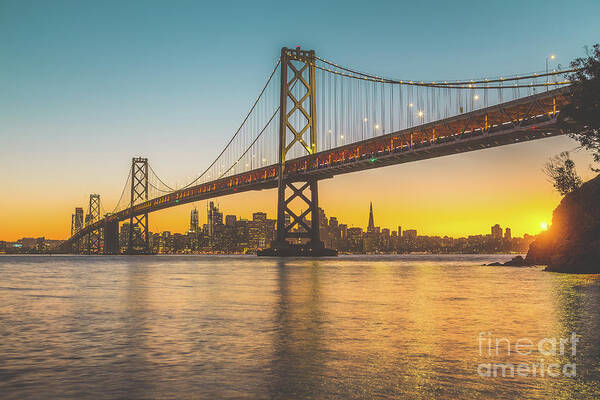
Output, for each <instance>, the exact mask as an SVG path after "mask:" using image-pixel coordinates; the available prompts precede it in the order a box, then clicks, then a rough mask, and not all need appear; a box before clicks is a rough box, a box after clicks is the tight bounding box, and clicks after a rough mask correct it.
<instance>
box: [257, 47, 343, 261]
mask: <svg viewBox="0 0 600 400" xmlns="http://www.w3.org/2000/svg"><path fill="white" fill-rule="evenodd" d="M280 88H281V89H280V90H281V93H280V104H279V105H280V108H279V178H278V179H279V181H278V192H277V238H276V240H274V241H273V242H272V243H271V247H270V248H269V249H265V250H263V251H260V252H259V253H258V255H264V256H302V255H305V256H325V255H336V254H337V252H336V251H335V250H331V249H326V248H325V246H324V245H323V242H322V241H321V238H320V236H319V197H318V183H317V179H316V178H307V177H302V176H291V177H284V173H285V161H286V156H287V154H288V153H290V152H291V151H294V152H295V153H297V152H298V151H297V150H296V149H299V152H300V153H302V154H303V155H307V154H314V153H316V152H317V105H316V96H315V92H316V91H315V88H316V81H315V52H314V50H301V49H300V46H298V47H297V48H296V49H295V50H292V49H288V48H285V47H284V48H282V49H281V86H280ZM307 192H310V193H307ZM296 200H298V202H300V203H301V208H304V207H306V209H305V211H302V212H299V213H297V211H294V210H292V209H291V208H290V207H291V204H290V203H291V202H292V201H296ZM307 217H309V218H310V224H309V223H308V222H307V219H308V218H307ZM288 218H289V221H290V223H289V224H286V219H288ZM288 239H292V240H294V239H295V241H296V242H298V241H299V240H302V239H303V240H304V241H305V243H302V244H296V243H294V244H292V243H289V242H288Z"/></svg>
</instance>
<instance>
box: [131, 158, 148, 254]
mask: <svg viewBox="0 0 600 400" xmlns="http://www.w3.org/2000/svg"><path fill="white" fill-rule="evenodd" d="M147 200H148V159H147V158H141V157H137V158H136V157H134V158H133V159H132V160H131V203H130V209H131V215H130V217H129V232H128V234H129V237H128V241H127V253H128V254H146V253H148V252H149V251H150V238H149V231H148V213H143V214H139V215H137V214H136V213H135V205H136V204H138V203H142V202H145V201H147Z"/></svg>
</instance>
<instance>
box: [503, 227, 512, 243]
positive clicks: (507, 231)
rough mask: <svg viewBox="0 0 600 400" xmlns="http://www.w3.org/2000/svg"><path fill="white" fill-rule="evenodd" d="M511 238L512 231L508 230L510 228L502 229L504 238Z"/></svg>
mask: <svg viewBox="0 0 600 400" xmlns="http://www.w3.org/2000/svg"><path fill="white" fill-rule="evenodd" d="M511 239H512V232H511V230H510V228H506V229H505V230H504V240H511Z"/></svg>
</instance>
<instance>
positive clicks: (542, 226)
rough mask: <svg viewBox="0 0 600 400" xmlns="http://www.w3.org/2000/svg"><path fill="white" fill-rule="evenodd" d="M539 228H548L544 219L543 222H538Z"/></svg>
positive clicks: (544, 229)
mask: <svg viewBox="0 0 600 400" xmlns="http://www.w3.org/2000/svg"><path fill="white" fill-rule="evenodd" d="M540 228H541V229H542V230H543V231H547V230H548V223H547V222H546V221H544V222H541V223H540Z"/></svg>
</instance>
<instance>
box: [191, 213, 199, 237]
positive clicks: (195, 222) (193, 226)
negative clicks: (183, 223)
mask: <svg viewBox="0 0 600 400" xmlns="http://www.w3.org/2000/svg"><path fill="white" fill-rule="evenodd" d="M197 232H198V209H196V208H195V207H194V208H193V209H192V211H191V212H190V233H197Z"/></svg>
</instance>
